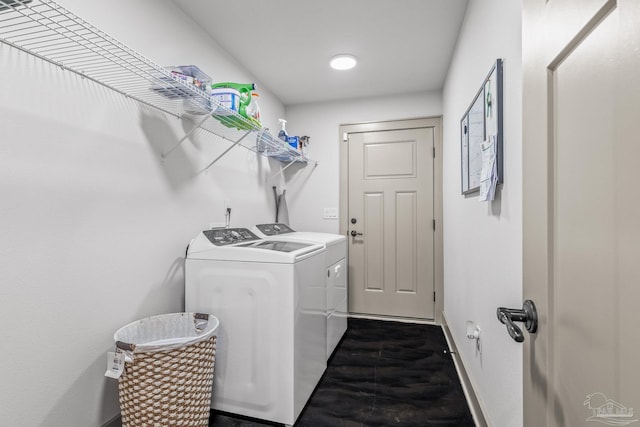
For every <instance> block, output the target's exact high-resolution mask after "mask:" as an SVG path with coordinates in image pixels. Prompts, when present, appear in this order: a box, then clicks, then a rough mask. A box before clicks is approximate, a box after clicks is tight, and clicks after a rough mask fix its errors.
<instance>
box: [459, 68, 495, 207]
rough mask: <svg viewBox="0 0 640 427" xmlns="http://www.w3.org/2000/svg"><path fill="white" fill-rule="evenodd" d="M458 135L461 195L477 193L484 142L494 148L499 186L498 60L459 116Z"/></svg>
mask: <svg viewBox="0 0 640 427" xmlns="http://www.w3.org/2000/svg"><path fill="white" fill-rule="evenodd" d="M460 135H461V141H460V148H461V155H462V156H461V162H460V163H461V171H462V186H461V187H462V188H461V190H462V194H464V195H467V194H471V193H475V192H478V191H480V181H481V176H482V145H483V143H485V142H486V141H488V140H491V141H492V142H494V144H495V145H496V147H495V163H496V173H497V182H498V184H502V182H503V167H502V145H503V135H502V59H498V60H496V62H495V64H494V65H493V67H492V68H491V71H489V74H488V75H487V77H486V78H485V79H484V81H483V82H482V84H481V85H480V89H479V90H478V92H477V93H476V95H475V97H474V98H473V102H471V105H470V106H469V108H468V109H467V111H465V113H464V115H463V116H462V119H461V120H460Z"/></svg>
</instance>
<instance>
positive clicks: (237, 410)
mask: <svg viewBox="0 0 640 427" xmlns="http://www.w3.org/2000/svg"><path fill="white" fill-rule="evenodd" d="M324 270H325V256H324V245H322V244H318V243H302V242H297V241H285V240H282V239H279V240H277V241H272V240H263V239H260V238H259V237H257V236H256V235H255V234H253V233H252V232H251V231H249V230H248V229H245V228H229V229H213V230H206V231H203V232H201V233H199V234H198V236H197V237H196V238H195V239H193V240H192V241H191V243H190V245H189V248H188V251H187V258H186V260H185V306H186V307H185V309H186V310H187V311H188V312H190V311H196V312H206V313H212V314H214V315H215V316H216V317H217V318H218V319H219V320H220V327H219V333H218V343H217V351H216V362H215V374H214V386H213V396H212V404H211V407H212V408H214V409H217V410H220V411H224V412H230V413H234V414H240V415H244V416H248V417H254V418H260V419H264V420H269V421H273V422H277V423H283V424H285V425H293V424H294V423H295V421H296V419H297V418H298V416H299V415H300V412H301V411H302V409H303V408H304V405H305V404H306V402H307V400H308V399H309V397H310V395H311V393H312V392H313V390H314V388H315V386H316V384H317V383H318V381H319V380H320V377H321V376H322V374H323V373H324V370H325V369H326V357H325V352H326V339H327V338H326V337H327V325H326V317H325V311H324V310H325V306H326V292H325V282H324V278H323V276H324V275H323V273H324Z"/></svg>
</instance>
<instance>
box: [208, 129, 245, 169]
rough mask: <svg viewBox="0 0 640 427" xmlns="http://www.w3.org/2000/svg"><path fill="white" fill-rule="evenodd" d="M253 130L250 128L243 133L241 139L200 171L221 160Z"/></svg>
mask: <svg viewBox="0 0 640 427" xmlns="http://www.w3.org/2000/svg"><path fill="white" fill-rule="evenodd" d="M251 132H252V131H251V130H249V131H247V132H246V133H245V134H244V135H242V136H241V137H240V139H238V140H237V141H236V142H234V143H233V144H232V145H231V146H230V147H229V148H227V149H226V150H224V151H223V152H222V153H221V154H220V155H219V156H218V157H216V158H215V159H213V161H212V162H211V163H209V164H208V165H207V166H205V167H204V168H202V169H200V172H204V171H206V170H207V169H209V168H210V167H211V166H213V165H214V164H215V163H216V162H217V161H218V160H220V159H221V158H222V157H223V156H224V155H225V154H227V153H228V152H229V151H231V150H232V149H233V147H235V146H236V145H238V144H240V142H242V140H243V139H245V138H246V137H247V135H249V134H250V133H251Z"/></svg>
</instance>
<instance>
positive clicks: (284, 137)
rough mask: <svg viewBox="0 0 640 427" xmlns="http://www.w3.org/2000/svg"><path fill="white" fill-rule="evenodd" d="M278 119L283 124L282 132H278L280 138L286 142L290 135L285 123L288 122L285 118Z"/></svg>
mask: <svg viewBox="0 0 640 427" xmlns="http://www.w3.org/2000/svg"><path fill="white" fill-rule="evenodd" d="M278 121H279V122H280V125H281V126H282V127H281V128H280V132H278V138H280V139H281V140H283V141H284V142H285V143H287V138H288V137H289V135H288V134H287V130H286V129H285V125H286V124H287V121H286V120H285V119H278Z"/></svg>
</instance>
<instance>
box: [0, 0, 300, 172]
mask: <svg viewBox="0 0 640 427" xmlns="http://www.w3.org/2000/svg"><path fill="white" fill-rule="evenodd" d="M0 42H2V43H5V44H7V45H9V46H12V47H13V48H16V49H19V50H21V51H23V52H26V53H28V54H30V55H33V56H35V57H37V58H39V59H41V60H44V61H47V62H49V63H51V64H54V65H56V66H58V67H60V68H62V69H64V70H68V71H71V72H73V73H75V74H78V75H80V76H82V77H83V78H86V79H89V80H91V81H93V82H95V83H97V84H100V85H102V86H104V87H107V88H109V89H111V90H113V91H115V92H118V93H120V94H122V95H124V96H126V97H128V98H131V99H134V100H136V101H138V102H140V103H142V104H145V105H147V106H150V107H152V108H155V109H157V110H160V111H162V112H164V113H167V114H169V115H171V116H174V117H177V118H183V116H184V114H185V113H186V114H187V117H189V119H190V120H193V117H192V115H193V114H199V115H201V116H203V119H200V122H199V123H198V125H197V127H198V128H200V129H203V130H205V131H207V132H210V133H212V134H214V135H217V136H219V137H221V138H223V139H225V140H228V141H232V142H234V143H235V144H238V145H242V146H243V147H245V148H248V149H251V150H255V151H258V152H260V153H261V154H264V155H267V156H270V157H276V158H278V159H279V160H281V161H299V162H306V161H307V159H306V158H305V157H304V156H303V155H302V154H301V153H300V152H298V151H297V150H293V149H291V148H288V147H287V146H286V144H284V143H283V142H282V141H280V140H276V139H275V138H273V137H271V136H270V137H269V138H268V140H269V142H268V143H266V144H267V146H268V147H269V150H266V151H262V152H261V151H260V150H258V149H257V148H256V145H255V144H250V143H248V142H247V141H246V138H245V137H246V136H247V134H248V133H251V132H255V133H258V132H260V134H259V135H263V133H264V132H263V131H262V128H261V126H260V124H259V123H258V122H254V121H251V120H249V119H246V118H245V117H242V116H240V115H239V114H237V113H236V112H234V111H230V110H227V109H226V108H224V107H223V106H221V105H219V104H218V103H217V102H215V101H214V100H212V99H211V97H210V96H209V94H208V93H207V92H206V91H204V90H201V89H200V88H199V87H196V86H195V85H192V84H190V83H187V82H185V81H183V80H180V79H178V78H176V77H174V75H173V74H172V73H171V72H170V71H169V70H167V69H165V68H164V67H162V66H160V65H158V64H156V63H154V62H153V61H151V60H149V59H147V58H145V57H144V56H142V55H140V54H139V53H137V52H135V51H134V50H132V49H130V48H128V47H127V46H125V45H124V44H122V43H120V42H119V41H117V40H116V39H114V38H113V37H111V36H109V35H108V34H106V33H104V32H103V31H101V30H99V29H98V28H96V27H94V26H93V25H91V24H89V23H88V22H87V21H85V20H83V19H82V18H80V17H78V16H76V15H74V14H73V13H71V12H70V11H68V10H67V9H65V8H63V7H62V6H60V5H59V4H57V3H56V2H54V1H51V0H0ZM211 117H213V118H215V119H216V120H212V119H210V118H211ZM195 120H196V121H197V120H198V117H196V118H195ZM185 139H186V138H183V140H181V141H180V143H182V141H184V140H185ZM262 139H265V137H262ZM278 141H279V142H278ZM180 143H179V144H180ZM174 148H176V147H174ZM170 151H173V149H172V150H170ZM275 152H277V153H278V154H277V155H276V154H272V153H275ZM166 154H168V153H165V155H166Z"/></svg>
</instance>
